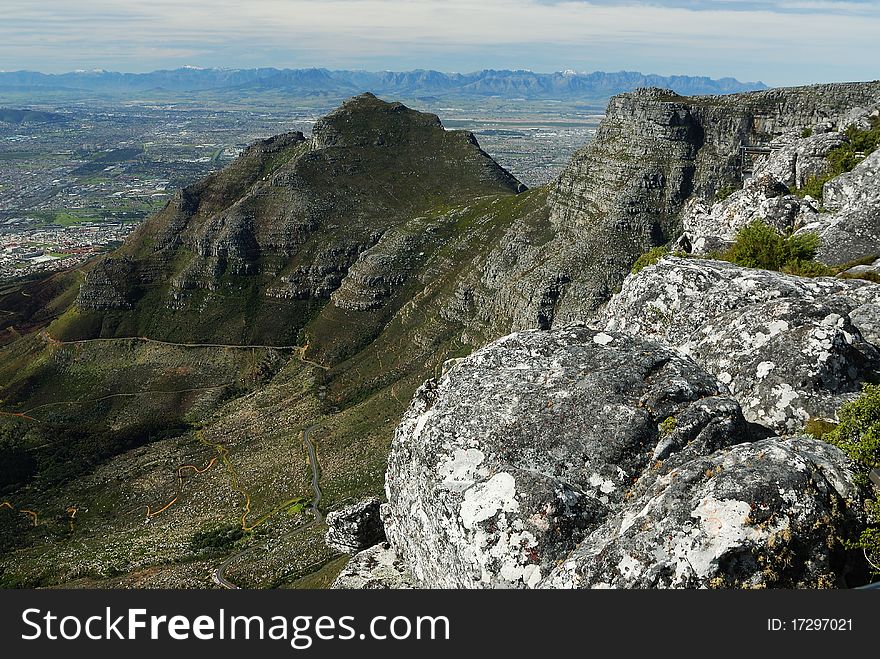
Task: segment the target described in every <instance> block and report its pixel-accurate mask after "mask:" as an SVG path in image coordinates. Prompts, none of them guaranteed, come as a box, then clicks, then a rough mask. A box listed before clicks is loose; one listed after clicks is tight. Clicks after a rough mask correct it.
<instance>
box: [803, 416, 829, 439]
mask: <svg viewBox="0 0 880 659" xmlns="http://www.w3.org/2000/svg"><path fill="white" fill-rule="evenodd" d="M835 428H837V424H836V423H833V422H832V421H828V420H826V419H816V418H813V419H810V420H809V421H807V425H806V426H804V432H805V433H807V434H808V435H811V436H812V437H815V438H816V439H825V436H826V435H827V434H828V433H830V432H831V431H832V430H834V429H835Z"/></svg>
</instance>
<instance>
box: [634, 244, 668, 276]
mask: <svg viewBox="0 0 880 659" xmlns="http://www.w3.org/2000/svg"><path fill="white" fill-rule="evenodd" d="M668 255H669V248H667V247H654V248H653V249H651V250H648V251H647V252H645V253H644V254H642V255H641V256H640V257H639V258H637V259H636V262H635V263H633V267H632V273H633V274H636V273H638V272H641V271H642V270H644V269H645V268H647V267H648V266H649V265H654V264H655V263H657V261H659V260H660V259H662V258H663V257H664V256H668Z"/></svg>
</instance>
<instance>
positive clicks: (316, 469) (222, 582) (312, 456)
mask: <svg viewBox="0 0 880 659" xmlns="http://www.w3.org/2000/svg"><path fill="white" fill-rule="evenodd" d="M318 425H319V424H313V425H311V426H309V427H308V428H306V429H305V430H303V432H302V439H303V443H304V444H305V445H306V450H307V451H308V454H309V465H310V466H311V468H312V490H313V491H314V493H315V496H314V498H313V499H312V503H311V505H310V506H309V509H310V510H311V511H312V519H311V520H309V521H308V522H306V523H305V524H301V525H300V526H298V527H296V528H295V529H293V530H292V531H291V532H290V533H289V534H288V535H289V536H290V535H295V534H297V533H302V532H303V531H306V530H307V529H310V528H312V527H313V526H317V525H318V524H321V523H323V521H324V514H323V513H322V512H321V508H320V504H321V496H322V493H321V467H320V465H319V464H318V453H317V451H316V449H315V445H314V443H313V442H312V440H311V434H312V432H314V430H315V428H317V427H318ZM254 549H256V547H253V546H251V547H247V548H245V549H242V550H241V551H240V552H238V553H236V554H233V555H232V556H230V557H229V558H227V559H226V560H225V561H223V563H222V564H221V565H220V566H219V567H218V568H217V569H215V570H214V572H213V573H212V574H211V578H212V579H213V580H214V583H216V584H217V585H219V586H223V587H224V588H228V589H230V590H239V589H240V586H237V585H236V584H234V583H233V582H231V581H230V580H229V579H227V578H226V576H225V574H226V570H227V569H228V568H229V566H230V565H231V564H232V563H233V562H234V561H236V560H238V559H239V558H241V557H242V556H244V555H245V554H248V553H250V552H251V551H253V550H254Z"/></svg>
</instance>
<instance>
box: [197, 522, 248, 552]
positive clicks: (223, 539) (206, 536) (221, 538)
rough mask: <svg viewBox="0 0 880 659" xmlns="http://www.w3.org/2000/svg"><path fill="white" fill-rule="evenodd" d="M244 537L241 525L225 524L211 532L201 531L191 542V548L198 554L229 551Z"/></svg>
mask: <svg viewBox="0 0 880 659" xmlns="http://www.w3.org/2000/svg"><path fill="white" fill-rule="evenodd" d="M243 537H244V531H242V528H241V525H240V524H225V525H223V526H219V527H217V528H214V529H211V530H210V531H199V532H198V533H196V534H195V535H194V536H193V537H192V539H191V540H190V542H189V548H190V550H192V551H193V552H196V553H210V554H212V553H216V552H222V551H227V550H229V549H231V548H232V547H234V546H235V544H236V543H237V542H238V541H239V540H241V539H242V538H243Z"/></svg>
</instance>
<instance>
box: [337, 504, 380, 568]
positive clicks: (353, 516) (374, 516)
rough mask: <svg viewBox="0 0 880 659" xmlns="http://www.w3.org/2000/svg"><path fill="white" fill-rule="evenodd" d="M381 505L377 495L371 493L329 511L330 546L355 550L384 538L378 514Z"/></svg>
mask: <svg viewBox="0 0 880 659" xmlns="http://www.w3.org/2000/svg"><path fill="white" fill-rule="evenodd" d="M381 505H382V502H381V501H379V499H378V498H377V497H370V498H369V499H364V500H363V501H359V502H357V503H354V504H352V505H350V506H346V507H345V508H342V509H340V510H334V511H332V512H329V513H327V520H326V521H327V534H326V536H325V542H326V543H327V546H328V547H330V548H331V549H335V550H336V551H340V552H343V553H346V554H353V553H355V552H358V551H361V550H362V549H366V548H367V547H371V546H373V545H375V544H377V543H379V542H382V541H384V540H385V527H384V526H383V524H382V519H381V518H380V516H379V508H380V506H381Z"/></svg>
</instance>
